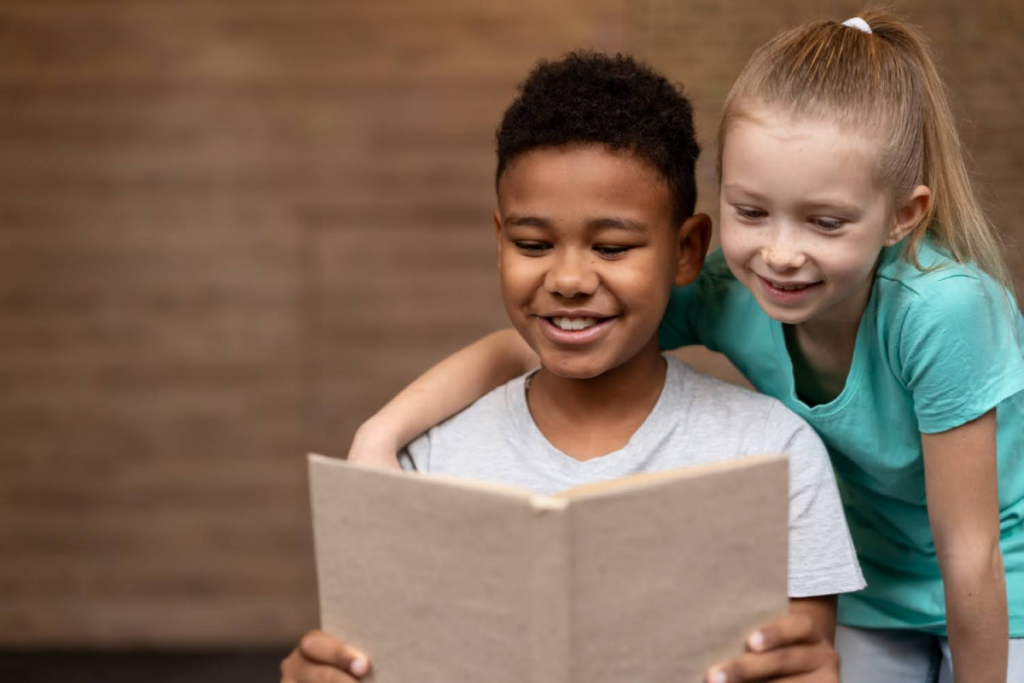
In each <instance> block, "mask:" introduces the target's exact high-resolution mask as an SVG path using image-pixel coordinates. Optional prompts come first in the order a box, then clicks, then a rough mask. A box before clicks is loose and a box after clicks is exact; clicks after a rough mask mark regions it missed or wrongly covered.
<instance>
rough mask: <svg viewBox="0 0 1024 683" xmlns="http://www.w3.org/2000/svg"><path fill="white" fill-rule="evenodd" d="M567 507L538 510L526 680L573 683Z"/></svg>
mask: <svg viewBox="0 0 1024 683" xmlns="http://www.w3.org/2000/svg"><path fill="white" fill-rule="evenodd" d="M566 512H567V510H566V509H565V507H564V505H559V506H552V507H537V508H535V513H536V520H535V521H536V524H535V525H534V527H535V529H536V533H535V534H534V548H533V558H534V562H533V563H532V568H533V576H532V577H531V578H532V586H533V590H532V591H531V600H532V601H533V604H532V614H533V618H532V620H531V630H532V632H531V633H530V646H531V650H532V652H530V653H529V655H530V656H529V657H528V661H530V662H531V669H532V670H531V671H529V672H524V673H526V674H527V675H526V676H524V679H525V680H530V681H533V683H570V681H571V680H572V678H571V675H572V671H571V667H572V665H571V655H572V653H571V651H570V642H571V641H570V638H571V630H570V629H571V623H570V622H571V611H570V608H571V599H572V593H571V588H572V587H571V585H570V581H569V570H570V567H569V566H568V564H569V549H568V545H567V544H568V542H569V540H570V539H569V534H568V524H569V515H567V514H566Z"/></svg>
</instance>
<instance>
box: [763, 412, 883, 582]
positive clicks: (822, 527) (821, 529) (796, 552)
mask: <svg viewBox="0 0 1024 683" xmlns="http://www.w3.org/2000/svg"><path fill="white" fill-rule="evenodd" d="M768 420H769V425H768V429H767V430H766V433H767V434H768V435H769V436H768V438H767V443H766V444H765V447H766V451H768V452H772V453H786V454H787V455H789V596H790V597H791V598H806V597H812V596H817V595H834V594H838V593H849V592H851V591H857V590H860V589H862V588H864V586H865V583H864V576H863V575H862V574H861V570H860V564H859V563H858V562H857V553H856V550H855V549H854V547H853V539H852V538H850V530H849V528H848V527H847V525H846V517H845V516H844V514H843V506H842V502H841V501H840V499H839V490H838V488H837V486H836V479H835V475H834V474H833V472H832V464H831V462H829V459H828V452H827V451H826V450H825V445H824V444H823V443H822V442H821V439H820V438H819V437H818V435H817V434H816V433H815V431H814V430H813V429H812V428H811V427H810V425H808V424H807V423H806V422H804V421H803V420H802V419H800V418H799V417H798V416H797V415H795V414H794V413H792V412H791V411H790V410H789V409H788V408H786V407H785V406H783V405H782V404H781V403H779V402H777V401H776V402H774V405H773V407H772V409H771V411H769V414H768Z"/></svg>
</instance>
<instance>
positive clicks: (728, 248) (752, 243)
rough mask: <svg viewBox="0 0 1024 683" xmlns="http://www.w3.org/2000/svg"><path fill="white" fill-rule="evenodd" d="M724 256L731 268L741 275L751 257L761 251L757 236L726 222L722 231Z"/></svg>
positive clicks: (752, 232)
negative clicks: (740, 272)
mask: <svg viewBox="0 0 1024 683" xmlns="http://www.w3.org/2000/svg"><path fill="white" fill-rule="evenodd" d="M721 240H722V255H723V256H725V262H726V263H727V264H728V265H729V268H730V269H731V270H732V271H733V272H734V273H736V274H737V275H739V271H742V270H744V268H745V267H746V264H747V263H748V262H749V261H750V259H751V257H753V256H754V254H756V253H757V251H758V250H759V249H760V245H759V244H758V242H757V238H756V234H755V233H754V231H752V230H744V229H742V228H741V227H739V226H736V225H732V224H731V222H730V221H725V222H724V223H723V224H722V229H721Z"/></svg>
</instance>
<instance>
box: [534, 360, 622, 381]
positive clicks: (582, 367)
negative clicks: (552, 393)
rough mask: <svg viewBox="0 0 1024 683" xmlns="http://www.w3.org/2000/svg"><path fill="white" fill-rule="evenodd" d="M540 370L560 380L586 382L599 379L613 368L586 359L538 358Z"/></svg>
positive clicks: (603, 363) (600, 362)
mask: <svg viewBox="0 0 1024 683" xmlns="http://www.w3.org/2000/svg"><path fill="white" fill-rule="evenodd" d="M540 366H541V369H542V370H544V371H545V372H547V373H549V374H551V375H553V376H555V377H558V378H560V379H571V380H587V379H594V378H595V377H600V376H601V375H603V374H605V373H606V372H608V371H609V370H611V369H613V366H612V365H611V364H609V363H608V362H602V361H600V360H597V359H588V358H572V359H565V358H545V357H544V356H543V355H542V356H541V358H540Z"/></svg>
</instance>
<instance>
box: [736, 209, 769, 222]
mask: <svg viewBox="0 0 1024 683" xmlns="http://www.w3.org/2000/svg"><path fill="white" fill-rule="evenodd" d="M733 210H734V211H735V213H736V215H737V216H739V217H740V218H741V219H743V220H745V221H756V220H758V219H761V218H764V217H765V216H767V215H768V212H767V211H762V210H761V209H754V208H751V207H749V206H734V207H733Z"/></svg>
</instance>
